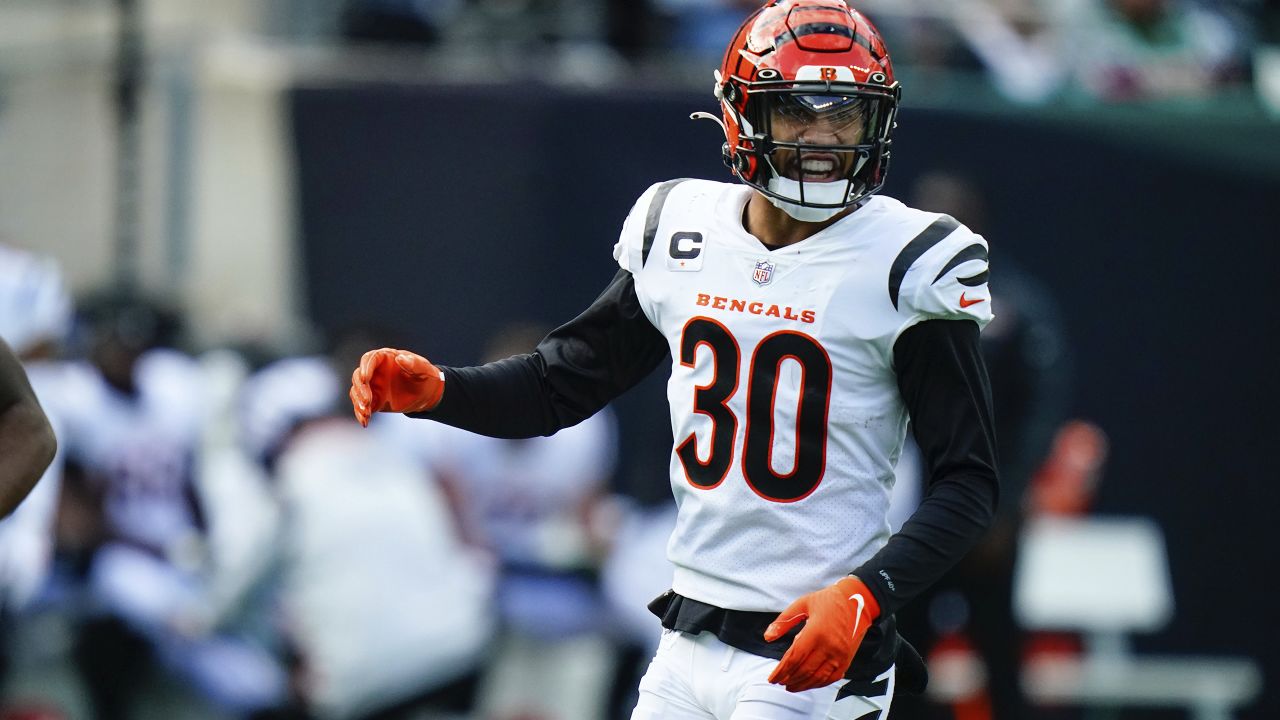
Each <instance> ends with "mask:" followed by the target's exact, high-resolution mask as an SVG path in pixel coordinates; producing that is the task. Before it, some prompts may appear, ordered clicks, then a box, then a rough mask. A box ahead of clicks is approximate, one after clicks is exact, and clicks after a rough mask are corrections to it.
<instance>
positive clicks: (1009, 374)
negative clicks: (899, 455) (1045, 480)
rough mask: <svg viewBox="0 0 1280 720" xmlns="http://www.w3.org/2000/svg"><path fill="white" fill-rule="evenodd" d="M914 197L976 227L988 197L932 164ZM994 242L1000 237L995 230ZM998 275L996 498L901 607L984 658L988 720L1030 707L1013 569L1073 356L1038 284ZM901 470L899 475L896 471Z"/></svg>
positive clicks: (922, 640)
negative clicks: (973, 539) (944, 569)
mask: <svg viewBox="0 0 1280 720" xmlns="http://www.w3.org/2000/svg"><path fill="white" fill-rule="evenodd" d="M912 197H913V199H912V204H913V205H915V206H916V207H920V208H922V209H927V210H931V211H934V212H944V213H947V214H949V215H952V216H953V217H955V218H956V219H957V220H960V221H961V222H963V223H965V224H966V225H968V226H969V227H970V228H972V229H973V230H974V231H975V232H978V233H980V234H982V233H985V232H986V231H987V229H988V228H987V217H986V203H985V201H984V199H983V197H982V195H981V194H980V192H979V190H978V189H977V188H976V187H975V186H974V185H973V184H972V183H971V182H970V181H968V180H966V179H964V178H962V177H960V176H956V175H951V174H948V173H941V172H938V173H929V174H926V175H924V176H922V177H921V178H920V179H919V180H917V182H916V183H915V185H914V187H913V190H912ZM996 248H997V251H998V238H997V239H996ZM995 262H996V263H998V264H999V266H1000V283H999V284H998V285H996V286H993V287H992V296H993V300H992V302H994V303H996V306H995V313H996V319H995V320H994V321H992V323H991V325H989V326H988V327H987V329H986V330H985V331H984V332H983V334H982V351H983V355H984V358H985V359H986V362H987V366H988V368H989V369H990V373H991V393H992V400H993V409H994V414H995V418H996V430H997V432H996V441H997V451H998V455H999V457H1000V485H1001V487H1000V505H999V508H998V512H997V517H996V520H995V522H994V523H993V524H992V527H991V529H990V530H989V531H988V533H987V535H986V536H985V537H984V538H983V540H982V541H981V542H980V543H979V544H978V545H977V546H976V547H975V548H974V550H973V551H972V552H970V553H969V555H968V556H967V557H966V558H965V559H964V560H962V561H961V562H960V563H959V564H958V565H957V566H956V568H955V569H954V570H953V571H952V572H951V573H950V574H949V575H948V577H947V578H945V579H944V580H943V581H941V582H939V583H938V584H937V585H936V586H935V588H934V589H932V590H931V591H930V592H929V593H928V595H927V596H924V597H922V598H920V600H919V601H918V602H915V603H912V604H911V605H908V606H907V607H906V608H905V609H904V611H903V612H900V613H899V627H900V628H901V629H902V633H903V636H904V637H906V638H907V639H908V640H910V641H912V642H913V643H918V645H919V647H920V649H921V650H922V651H923V652H925V653H926V654H929V653H930V651H931V650H933V651H937V650H939V649H940V648H942V647H944V646H945V645H944V643H945V641H947V640H948V639H949V638H951V637H954V636H955V635H956V634H957V632H958V631H961V630H963V631H964V634H965V636H967V638H968V641H969V642H971V643H972V644H973V645H974V649H975V650H976V652H977V654H978V655H979V656H980V657H981V659H982V661H983V663H984V664H985V669H986V672H985V678H986V685H987V695H988V700H989V702H990V714H991V717H992V718H994V719H995V720H1016V719H1018V718H1025V717H1029V716H1030V710H1029V708H1028V707H1027V705H1026V700H1025V698H1024V697H1023V694H1022V689H1021V686H1020V684H1019V672H1020V653H1021V651H1022V635H1021V633H1020V632H1019V631H1018V626H1017V623H1016V622H1015V620H1014V615H1013V570H1014V565H1015V562H1016V560H1017V539H1018V534H1019V529H1020V527H1021V524H1022V520H1023V513H1024V505H1023V503H1024V498H1025V497H1027V496H1028V487H1029V485H1030V483H1031V479H1032V477H1033V475H1034V474H1035V472H1036V470H1037V468H1038V467H1039V466H1040V465H1041V463H1042V462H1043V461H1044V460H1045V458H1046V457H1047V456H1048V455H1049V450H1050V446H1051V443H1052V441H1053V438H1054V435H1055V433H1056V432H1057V430H1058V428H1059V427H1060V426H1061V425H1062V423H1063V422H1064V421H1065V420H1066V418H1067V410H1068V407H1067V404H1068V402H1069V397H1068V394H1067V393H1068V388H1069V386H1070V365H1069V358H1068V353H1067V347H1066V344H1065V337H1064V332H1063V329H1062V326H1061V320H1060V317H1059V314H1058V311H1057V308H1056V306H1055V304H1054V303H1053V301H1052V299H1051V298H1050V297H1049V296H1048V294H1047V292H1046V291H1045V290H1044V289H1043V288H1042V287H1041V286H1040V284H1039V283H1038V282H1037V281H1036V280H1035V279H1034V278H1032V277H1031V276H1029V275H1027V274H1026V273H1025V272H1022V271H1019V270H1018V268H1017V267H1016V266H1015V265H1013V264H1012V263H1011V261H1010V260H1009V259H1008V258H1005V257H998V258H996V259H995ZM899 477H900V478H903V479H905V478H904V477H903V476H902V475H901V474H900V475H899ZM894 708H895V711H898V709H899V708H901V709H902V712H903V713H904V715H907V716H910V717H918V718H932V717H937V718H944V717H950V712H951V711H950V710H949V709H946V708H943V707H940V706H937V705H934V704H931V703H929V702H928V701H927V700H926V699H924V698H920V697H912V696H907V695H899V696H896V697H895V698H894Z"/></svg>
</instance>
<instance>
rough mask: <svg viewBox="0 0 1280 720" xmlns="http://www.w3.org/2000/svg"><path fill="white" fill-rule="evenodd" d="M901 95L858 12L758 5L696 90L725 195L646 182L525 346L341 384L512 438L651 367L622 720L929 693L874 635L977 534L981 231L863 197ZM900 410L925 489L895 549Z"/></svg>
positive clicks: (782, 710)
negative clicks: (647, 542)
mask: <svg viewBox="0 0 1280 720" xmlns="http://www.w3.org/2000/svg"><path fill="white" fill-rule="evenodd" d="M899 93H900V89H899V85H898V83H897V81H896V80H895V79H894V74H893V66H892V64H891V63H890V59H889V55H888V52H887V51H886V49H885V46H884V43H883V42H882V40H881V38H880V36H879V34H878V33H877V31H876V29H875V28H874V27H873V26H872V25H871V23H869V22H868V21H867V20H866V18H865V17H863V16H862V15H861V14H860V13H859V12H857V11H855V10H852V9H850V8H849V7H848V6H847V5H846V4H845V3H844V2H840V1H839V0H774V1H772V2H769V3H768V4H766V5H765V6H764V7H762V8H760V9H759V10H757V11H756V12H755V13H754V14H752V15H751V16H750V17H749V18H747V20H746V21H745V22H744V23H743V25H742V27H741V28H740V29H739V31H738V32H737V34H736V35H735V36H734V37H733V39H732V41H731V42H730V44H729V47H728V50H727V52H726V54H725V58H724V62H723V64H722V65H721V67H720V69H719V71H718V72H717V73H716V84H715V95H716V97H717V98H718V99H719V101H720V106H721V110H722V117H721V118H712V119H717V120H718V121H720V122H722V124H723V128H724V131H725V139H726V142H725V144H724V148H723V152H724V158H725V161H726V163H727V164H728V166H729V167H730V169H731V170H732V172H733V174H734V175H735V176H736V177H737V178H738V179H739V180H740V181H741V184H724V183H717V182H708V181H701V180H672V181H668V182H663V183H660V184H657V185H655V186H653V187H651V188H649V189H648V190H647V191H646V192H645V193H644V194H643V195H641V197H640V199H639V201H638V202H637V203H636V204H635V207H634V208H633V209H632V211H631V213H630V215H629V216H628V217H627V219H626V221H625V222H624V224H623V227H622V233H621V237H620V239H619V241H618V243H617V244H616V245H615V246H614V257H615V258H616V259H617V261H618V264H619V265H620V267H621V270H620V271H619V272H618V274H617V275H616V276H615V277H614V279H613V281H612V282H611V283H610V284H609V285H608V287H607V288H606V289H605V291H604V293H603V294H601V295H600V297H599V298H598V299H597V300H596V301H595V303H594V304H592V305H591V307H589V308H587V310H586V311H585V312H583V313H582V314H581V315H579V316H578V317H577V318H575V319H574V320H572V321H570V322H569V323H568V324H566V325H564V326H562V327H560V328H559V329H557V330H555V331H553V332H552V333H551V334H550V335H548V336H547V337H546V338H545V339H544V340H543V341H542V342H541V343H540V344H539V345H538V346H537V348H536V349H535V350H534V351H533V352H532V353H531V354H528V355H517V356H514V357H511V358H507V359H505V360H500V361H498V362H494V363H490V364H487V365H483V366H479V367H467V368H453V367H439V366H436V365H433V364H432V363H431V362H429V361H428V360H427V359H425V358H423V357H421V356H419V355H417V354H414V353H411V352H408V351H404V350H396V349H391V348H382V349H379V350H373V351H370V352H368V353H366V354H365V356H364V357H363V359H362V360H361V363H360V365H359V367H358V368H357V369H356V370H355V372H354V373H353V375H352V387H351V392H350V395H351V399H352V402H353V404H354V409H355V414H356V417H357V419H358V420H359V421H360V422H361V423H366V422H368V420H369V417H370V415H371V414H372V413H374V412H400V413H409V414H411V415H413V416H415V417H424V418H431V419H434V420H438V421H440V422H445V423H448V424H451V425H455V426H458V427H462V428H465V429H468V430H471V431H474V432H478V433H482V434H487V435H494V436H501V437H523V436H532V435H545V434H551V433H554V432H556V431H557V430H559V429H560V428H563V427H566V426H569V425H572V424H574V423H577V422H579V421H581V420H582V419H583V418H585V417H588V416H590V415H591V414H592V413H594V412H596V411H597V410H599V409H600V408H601V407H603V406H604V405H605V403H607V402H609V400H611V399H612V398H614V397H616V396H617V395H619V394H620V393H622V392H623V391H625V390H626V389H628V388H630V387H632V386H633V385H635V384H636V383H637V382H638V381H639V380H640V379H641V378H643V377H644V376H645V375H647V374H648V373H649V372H651V371H652V370H653V369H654V368H655V367H657V366H658V365H659V364H660V363H661V362H662V361H663V358H664V356H666V355H667V353H668V352H669V353H670V355H671V365H670V380H669V382H668V386H667V397H668V400H669V402H670V406H671V423H672V426H673V429H674V433H675V437H674V443H673V445H674V446H673V448H672V452H671V458H670V479H671V486H672V490H673V491H674V494H675V497H676V501H677V504H678V507H679V511H678V516H677V521H676V527H675V531H674V533H673V534H672V536H671V540H670V543H669V544H668V556H669V558H670V560H671V561H672V562H673V563H674V565H675V576H674V582H673V587H672V589H671V590H670V591H669V592H667V593H665V594H664V595H663V596H661V597H660V598H658V599H657V600H656V601H655V602H654V603H653V604H652V605H651V606H650V607H651V609H652V610H653V611H654V612H655V613H656V614H657V615H658V616H659V617H660V618H661V621H662V625H663V627H664V628H665V631H664V634H663V638H662V641H661V643H660V644H659V647H658V651H657V653H656V655H655V657H654V659H653V661H652V663H651V664H650V666H649V669H648V671H647V672H646V674H645V676H644V678H643V679H642V680H641V683H640V700H639V702H638V704H637V706H636V708H635V710H634V713H633V715H632V718H633V719H636V720H643V719H648V718H691V719H692V718H699V719H710V718H716V719H718V720H727V719H728V718H734V719H737V720H741V719H743V718H814V719H817V718H842V719H846V720H852V719H853V718H862V717H876V718H881V719H883V718H884V717H886V715H887V713H888V707H889V704H890V701H891V699H892V696H893V693H894V690H895V687H897V688H901V689H902V690H903V691H911V690H916V691H918V690H919V689H921V688H922V687H923V684H924V671H923V666H922V664H921V663H920V662H919V657H918V656H917V655H915V653H914V652H913V651H912V650H911V649H910V646H909V645H907V644H906V643H904V642H903V641H902V640H901V638H900V637H899V636H898V634H897V632H896V629H895V624H894V619H893V617H894V612H895V611H896V610H897V609H898V608H899V607H901V606H902V605H903V604H904V603H906V602H907V601H909V600H910V599H911V598H912V597H914V596H915V595H916V594H918V593H919V592H920V591H921V590H922V589H924V588H926V587H927V586H929V585H930V584H931V583H933V582H934V581H935V580H937V579H938V578H939V577H941V576H942V575H943V573H944V572H945V571H946V570H947V569H948V568H949V567H950V566H951V565H952V564H953V563H955V562H956V561H957V560H958V559H959V558H960V557H961V556H963V555H964V554H965V552H966V551H967V550H968V549H969V548H970V547H971V546H972V545H973V543H974V542H975V541H976V540H977V539H978V537H979V536H980V535H981V534H982V533H983V531H984V530H985V529H986V527H987V526H988V524H989V523H990V521H991V518H992V514H993V509H994V507H995V504H996V498H997V493H998V486H997V476H996V465H995V451H994V449H993V444H994V443H993V437H992V435H993V433H992V419H991V401H990V391H989V387H988V380H987V374H986V370H985V368H984V366H983V363H982V359H981V355H980V354H979V347H978V336H979V331H980V329H981V328H982V327H983V326H985V325H986V324H987V323H988V322H989V321H990V320H991V318H992V314H991V297H990V294H989V292H988V287H987V279H988V270H987V244H986V241H985V240H983V239H982V238H981V237H979V236H977V235H975V234H974V233H972V232H971V231H969V230H968V229H967V228H965V227H963V226H962V225H960V224H959V223H957V222H956V221H955V220H953V219H952V218H950V217H947V216H945V215H937V214H931V213H926V212H921V211H918V210H914V209H911V208H909V207H906V206H905V205H903V204H902V203H900V202H898V201H896V200H893V199H891V198H888V197H884V196H880V195H876V194H875V193H876V192H877V191H878V190H880V188H881V187H882V186H883V184H884V180H885V173H886V171H887V169H888V165H889V155H890V148H891V137H892V132H893V129H894V124H895V115H896V112H897V108H898V99H899ZM696 116H702V117H710V116H709V115H706V114H702V113H699V114H696ZM908 418H909V419H910V420H911V426H912V429H913V432H914V434H915V437H916V440H917V441H918V443H919V446H920V449H921V452H922V454H923V457H924V460H925V462H926V464H927V468H928V487H927V489H926V491H925V496H924V498H923V500H922V502H921V503H920V506H919V508H918V509H917V510H916V511H915V513H914V515H913V516H912V517H911V518H910V520H908V521H907V522H906V523H905V524H904V525H903V526H902V528H901V529H900V530H899V531H898V532H897V533H894V534H892V535H891V534H890V530H889V525H888V522H887V520H886V510H887V507H888V502H889V494H890V490H891V487H892V484H893V468H894V464H895V463H896V462H897V459H898V455H899V452H900V450H901V448H902V444H903V440H904V437H905V433H906V429H907V420H908Z"/></svg>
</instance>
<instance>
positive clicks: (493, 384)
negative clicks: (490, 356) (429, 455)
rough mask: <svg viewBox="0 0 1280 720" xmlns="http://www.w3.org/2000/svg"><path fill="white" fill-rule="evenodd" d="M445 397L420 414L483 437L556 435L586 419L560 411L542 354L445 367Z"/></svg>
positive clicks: (417, 415) (419, 415)
mask: <svg viewBox="0 0 1280 720" xmlns="http://www.w3.org/2000/svg"><path fill="white" fill-rule="evenodd" d="M441 369H442V370H444V374H445V383H444V394H443V395H442V396H441V398H440V404H439V405H437V406H436V407H435V409H434V410H431V411H430V412H425V413H415V414H414V415H413V416H414V417H424V418H430V419H432V420H436V421H438V422H442V423H444V424H446V425H452V426H454V427H459V428H462V429H463V430H469V431H471V432H474V433H479V434H481V435H488V436H490V437H500V438H528V437H536V436H538V435H551V434H552V433H554V432H556V431H557V430H559V429H560V428H562V427H566V426H568V425H572V424H574V423H576V422H578V421H580V420H581V419H582V418H576V419H575V418H574V417H573V416H572V415H569V414H567V413H561V412H558V410H557V408H556V405H555V403H554V401H553V398H552V392H551V390H550V388H549V387H548V385H547V382H546V369H545V364H544V363H543V361H542V358H541V357H540V356H538V355H536V354H535V355H516V356H514V357H509V358H507V359H505V360H499V361H497V362H492V363H489V364H487V365H480V366H478V367H462V368H451V367H445V368H441Z"/></svg>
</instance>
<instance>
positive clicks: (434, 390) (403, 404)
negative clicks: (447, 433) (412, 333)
mask: <svg viewBox="0 0 1280 720" xmlns="http://www.w3.org/2000/svg"><path fill="white" fill-rule="evenodd" d="M347 394H348V395H349V396H350V397H351V406H352V408H353V409H354V410H355V413H356V420H359V421H360V424H361V425H363V426H365V427H369V416H370V415H372V414H373V413H376V412H396V413H409V412H422V411H423V410H430V409H432V408H434V407H435V406H436V405H438V404H439V403H440V396H442V395H444V373H443V372H441V370H440V368H438V367H436V366H435V365H432V364H431V363H430V362H428V361H427V359H426V358H424V357H422V356H421V355H414V354H413V353H411V352H409V351H407V350H395V349H392V348H381V349H378V350H370V351H369V352H367V353H365V354H364V357H362V358H360V366H359V367H357V368H356V370H355V372H353V373H351V392H349V393H347Z"/></svg>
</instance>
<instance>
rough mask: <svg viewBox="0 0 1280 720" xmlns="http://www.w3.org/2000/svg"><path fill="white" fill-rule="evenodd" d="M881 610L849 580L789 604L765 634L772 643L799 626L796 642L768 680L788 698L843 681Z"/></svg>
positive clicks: (862, 586) (863, 588)
mask: <svg viewBox="0 0 1280 720" xmlns="http://www.w3.org/2000/svg"><path fill="white" fill-rule="evenodd" d="M879 616H880V605H879V604H878V603H877V602H876V599H875V598H874V597H873V596H872V595H871V591H870V590H868V589H867V586H866V585H865V584H863V582H862V581H861V580H859V579H858V578H856V577H854V576H852V575H850V576H849V577H846V578H843V579H841V580H840V581H839V582H837V583H836V584H834V585H832V586H830V587H826V588H823V589H821V590H817V591H815V592H811V593H809V594H808V595H805V596H803V597H801V598H800V599H799V600H796V601H795V602H793V603H791V606H790V607H788V608H787V609H786V610H783V611H782V612H781V613H780V614H779V615H778V617H777V618H776V619H774V621H773V623H772V624H770V625H769V627H768V628H767V629H766V630H765V632H764V639H765V640H766V641H767V642H773V641H774V640H777V639H778V638H780V637H782V636H783V635H785V634H786V633H787V632H788V631H790V630H791V629H792V628H793V627H795V626H796V625H799V624H800V623H801V622H803V623H804V627H803V628H801V630H800V632H799V634H797V635H796V639H795V642H793V643H792V644H791V647H790V648H789V649H788V650H787V652H786V653H785V654H783V656H782V660H780V661H779V662H778V666H777V667H776V668H774V669H773V673H772V674H770V675H769V682H771V683H774V684H776V685H783V686H785V687H786V688H787V690H788V691H790V692H803V691H805V690H812V689H813V688H820V687H825V686H827V685H830V684H831V683H833V682H836V681H838V680H839V679H840V678H842V677H844V674H845V672H847V671H848V670H849V665H850V663H852V662H853V656H854V655H855V654H856V653H857V652H858V646H859V645H861V644H862V639H863V638H864V637H866V634H867V630H868V629H869V628H870V627H871V624H872V623H873V622H875V619H876V618H877V617H879Z"/></svg>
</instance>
